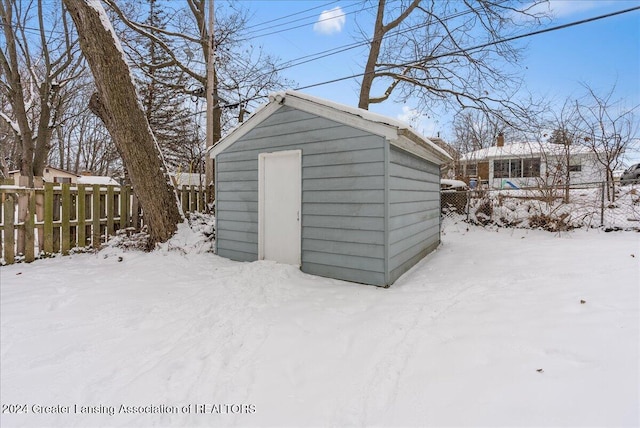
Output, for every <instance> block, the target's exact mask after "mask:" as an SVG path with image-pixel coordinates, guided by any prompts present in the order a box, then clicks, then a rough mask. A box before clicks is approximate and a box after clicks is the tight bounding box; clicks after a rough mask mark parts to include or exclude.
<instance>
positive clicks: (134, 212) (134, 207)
mask: <svg viewBox="0 0 640 428" xmlns="http://www.w3.org/2000/svg"><path fill="white" fill-rule="evenodd" d="M131 226H133V228H134V229H135V230H136V231H137V230H139V229H140V202H138V197H137V196H136V194H135V193H134V194H133V200H132V202H131Z"/></svg>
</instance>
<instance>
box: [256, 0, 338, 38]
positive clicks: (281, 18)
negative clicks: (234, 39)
mask: <svg viewBox="0 0 640 428" xmlns="http://www.w3.org/2000/svg"><path fill="white" fill-rule="evenodd" d="M339 1H340V0H333V1H331V2H329V3H325V4H321V5H320V6H314V7H311V8H309V9H305V10H301V11H299V12H295V13H291V14H289V15H285V16H281V17H279V18H274V19H270V20H268V21H263V22H260V23H258V24H254V25H250V26H248V27H247V28H245V29H250V28H255V27H261V26H263V25H267V24H270V23H272V22H276V21H280V20H283V19H286V18H290V17H292V16H296V15H300V14H303V13H306V12H311V11H312V10H316V9H321V8H325V7H328V6H331V5H332V4H335V3H338V2H339ZM258 31H259V30H258Z"/></svg>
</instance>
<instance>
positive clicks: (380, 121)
mask: <svg viewBox="0 0 640 428" xmlns="http://www.w3.org/2000/svg"><path fill="white" fill-rule="evenodd" d="M285 105H286V106H289V107H291V108H294V109H297V110H302V111H305V112H308V113H312V114H315V115H317V116H320V117H324V118H327V119H330V120H334V121H336V122H339V123H342V124H344V125H348V126H352V127H354V128H358V129H362V130H365V131H367V132H370V133H372V134H375V135H379V136H381V137H384V138H386V139H387V141H389V142H390V143H391V144H393V145H395V146H397V147H400V148H402V149H404V150H406V151H408V152H410V153H413V154H414V155H416V156H418V157H421V158H424V159H427V160H429V161H431V162H435V163H437V164H441V163H443V162H446V161H449V160H451V157H450V156H449V154H447V152H446V151H444V150H443V149H442V148H440V147H438V146H437V145H436V144H434V143H433V142H432V141H430V140H429V139H427V138H425V137H423V136H421V135H420V134H418V133H417V132H416V131H415V130H413V129H412V128H411V127H410V126H408V125H407V124H405V123H403V122H400V121H398V120H395V119H393V118H390V117H387V116H383V115H380V114H377V113H372V112H370V111H368V110H363V109H360V108H356V107H350V106H346V105H344V104H339V103H335V102H332V101H328V100H325V99H322V98H317V97H313V96H310V95H306V94H302V93H300V92H296V91H286V92H277V93H273V94H271V95H270V96H269V103H267V104H265V105H263V106H262V107H260V109H258V110H257V111H256V112H255V113H254V114H253V115H252V116H251V117H250V118H249V119H248V120H247V121H246V122H244V123H242V124H241V125H239V126H238V127H236V128H235V129H234V130H233V131H231V133H229V134H228V135H227V136H226V137H224V138H222V139H221V140H220V141H218V143H217V144H215V145H214V146H213V147H212V148H211V149H209V150H210V151H209V156H210V157H215V156H216V155H217V154H218V153H221V152H222V151H224V150H225V149H226V148H228V147H230V146H231V145H233V144H234V143H235V142H236V141H238V140H239V139H240V138H242V136H244V135H246V134H247V133H248V132H249V131H251V130H252V129H253V128H255V127H256V126H258V125H259V124H260V123H261V122H263V121H264V120H265V119H267V118H268V117H269V116H271V115H272V114H273V113H275V112H276V111H277V110H278V109H280V108H281V107H283V106H285Z"/></svg>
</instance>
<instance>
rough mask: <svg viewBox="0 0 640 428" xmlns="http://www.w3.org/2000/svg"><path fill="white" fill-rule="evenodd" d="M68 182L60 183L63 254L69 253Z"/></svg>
mask: <svg viewBox="0 0 640 428" xmlns="http://www.w3.org/2000/svg"><path fill="white" fill-rule="evenodd" d="M69 187H70V184H69V183H64V184H63V185H62V215H61V217H60V221H61V223H62V225H61V230H60V247H61V252H62V255H63V256H66V255H68V254H69V250H70V249H71V223H70V221H71V192H70V189H69Z"/></svg>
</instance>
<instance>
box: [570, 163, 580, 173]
mask: <svg viewBox="0 0 640 428" xmlns="http://www.w3.org/2000/svg"><path fill="white" fill-rule="evenodd" d="M581 171H582V164H579V163H577V164H573V165H569V172H581Z"/></svg>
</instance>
